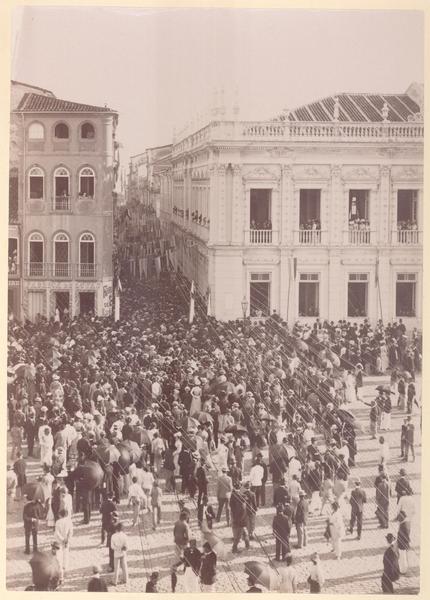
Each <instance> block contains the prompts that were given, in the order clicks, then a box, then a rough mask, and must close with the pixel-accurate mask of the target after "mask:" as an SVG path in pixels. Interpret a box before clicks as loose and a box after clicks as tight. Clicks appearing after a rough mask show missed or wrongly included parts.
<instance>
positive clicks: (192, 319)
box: [188, 281, 194, 325]
mask: <svg viewBox="0 0 430 600" xmlns="http://www.w3.org/2000/svg"><path fill="white" fill-rule="evenodd" d="M193 321H194V281H192V282H191V289H190V315H189V318H188V322H189V323H190V325H191V324H192V322H193Z"/></svg>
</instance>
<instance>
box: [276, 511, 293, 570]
mask: <svg viewBox="0 0 430 600" xmlns="http://www.w3.org/2000/svg"><path fill="white" fill-rule="evenodd" d="M272 529H273V535H274V536H275V551H276V557H275V560H281V557H282V560H285V557H286V556H287V554H288V553H289V552H290V531H291V522H290V519H289V518H288V516H287V515H285V514H284V507H283V505H282V504H279V505H278V506H277V507H276V515H275V516H274V517H273V523H272Z"/></svg>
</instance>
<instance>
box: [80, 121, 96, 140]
mask: <svg viewBox="0 0 430 600" xmlns="http://www.w3.org/2000/svg"><path fill="white" fill-rule="evenodd" d="M95 136H96V132H95V130H94V125H92V124H91V123H84V124H83V125H82V126H81V138H82V139H83V140H92V139H94V138H95Z"/></svg>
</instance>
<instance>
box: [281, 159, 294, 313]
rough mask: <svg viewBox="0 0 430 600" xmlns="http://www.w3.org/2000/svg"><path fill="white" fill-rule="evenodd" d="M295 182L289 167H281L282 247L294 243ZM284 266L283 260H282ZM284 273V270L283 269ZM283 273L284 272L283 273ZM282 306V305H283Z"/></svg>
mask: <svg viewBox="0 0 430 600" xmlns="http://www.w3.org/2000/svg"><path fill="white" fill-rule="evenodd" d="M293 197H294V192H293V180H292V169H291V167H290V166H289V165H281V194H280V204H281V218H280V223H279V236H280V237H279V239H280V241H281V246H286V245H290V244H291V243H292V239H293V238H292V235H293V229H294V227H293V226H292V225H293V224H292V218H291V210H292V204H293ZM281 265H282V259H281ZM281 271H282V269H281ZM282 272H283V271H282ZM281 305H282V304H281Z"/></svg>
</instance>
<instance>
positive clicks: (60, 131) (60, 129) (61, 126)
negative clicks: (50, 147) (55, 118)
mask: <svg viewBox="0 0 430 600" xmlns="http://www.w3.org/2000/svg"><path fill="white" fill-rule="evenodd" d="M54 135H55V137H56V138H57V139H59V140H68V139H69V128H68V126H67V125H66V124H65V123H57V125H56V126H55V131H54Z"/></svg>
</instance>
